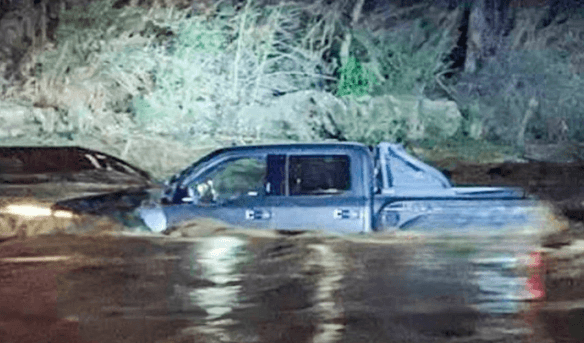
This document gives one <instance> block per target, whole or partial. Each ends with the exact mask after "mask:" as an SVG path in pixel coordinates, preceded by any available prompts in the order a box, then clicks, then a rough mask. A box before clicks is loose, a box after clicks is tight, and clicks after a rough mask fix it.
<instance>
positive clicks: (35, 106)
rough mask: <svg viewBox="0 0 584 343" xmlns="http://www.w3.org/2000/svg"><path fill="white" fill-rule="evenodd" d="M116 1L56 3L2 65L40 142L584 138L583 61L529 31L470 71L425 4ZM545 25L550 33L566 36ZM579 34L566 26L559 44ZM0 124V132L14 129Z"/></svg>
mask: <svg viewBox="0 0 584 343" xmlns="http://www.w3.org/2000/svg"><path fill="white" fill-rule="evenodd" d="M155 2H156V1H155ZM118 3H119V1H117V2H116V1H114V0H102V1H94V2H91V3H89V4H88V5H85V6H73V7H71V8H69V9H66V10H63V11H61V12H60V13H59V18H60V21H59V26H58V27H57V28H56V30H55V32H54V35H53V36H54V38H55V39H54V41H50V42H48V43H46V44H45V45H44V46H42V48H40V47H39V46H34V44H33V45H30V46H29V48H28V50H27V53H26V54H25V55H24V56H23V57H22V58H21V59H20V60H19V61H20V62H19V66H18V68H17V69H14V68H13V73H12V74H11V75H13V76H10V75H9V74H10V73H9V70H8V69H6V68H7V67H6V65H5V64H2V63H0V70H2V71H3V72H4V75H5V77H6V78H0V86H1V87H2V88H1V89H2V98H1V99H0V101H2V102H5V103H11V104H15V103H17V104H19V106H24V107H22V108H20V109H19V111H21V112H22V113H24V114H23V115H24V116H25V117H26V118H25V119H23V123H24V122H26V123H27V124H26V125H29V124H30V125H38V126H40V128H39V129H37V131H38V134H40V135H44V137H45V139H48V138H47V137H52V136H59V137H64V139H68V140H73V141H74V140H75V139H77V138H78V137H82V136H87V135H93V136H104V135H106V136H115V137H118V138H116V139H113V140H114V141H117V140H121V141H122V142H123V143H122V144H123V148H121V149H119V151H120V153H121V154H125V155H126V156H124V157H128V156H129V155H131V153H129V152H128V151H129V150H132V149H136V147H133V148H132V149H130V148H128V147H129V146H131V145H132V144H134V143H132V142H138V141H145V140H144V139H137V138H135V137H137V136H142V137H154V136H156V137H159V138H161V139H162V138H164V137H165V138H164V139H172V140H174V141H175V142H182V144H183V145H186V146H192V145H201V144H202V145H205V146H209V145H213V144H225V143H229V142H237V143H246V142H259V141H266V140H270V139H275V140H282V139H293V140H322V139H337V140H357V141H361V142H364V143H368V144H375V143H377V142H379V141H382V140H389V141H402V142H414V141H420V140H422V141H425V143H424V144H422V145H421V146H433V145H435V144H451V142H452V141H457V140H458V141H460V142H469V141H475V140H478V141H481V140H484V139H487V140H489V141H492V142H496V143H501V144H507V145H514V144H517V140H516V137H517V135H518V134H519V133H525V138H526V139H529V140H533V139H537V138H538V137H542V136H544V135H545V132H546V127H545V121H546V119H548V118H552V117H565V118H566V119H567V121H568V123H569V135H570V138H571V139H575V140H582V139H584V127H583V125H584V124H583V123H584V122H583V121H582V120H580V116H581V114H580V113H579V112H578V108H581V107H582V103H583V101H584V98H583V97H584V95H583V94H584V92H582V89H583V87H584V83H583V81H582V79H581V77H580V75H579V74H578V73H577V71H575V69H574V68H573V65H574V64H573V61H574V56H576V55H575V54H573V53H572V52H571V51H570V49H569V48H566V49H563V50H561V49H555V50H554V49H542V48H541V46H538V45H537V44H535V42H534V39H535V38H529V37H534V35H533V34H532V33H533V32H532V31H533V30H535V29H533V30H532V29H531V28H530V27H531V26H529V25H524V26H521V27H520V28H516V29H514V30H515V31H517V33H516V34H517V35H521V36H522V37H528V39H527V40H526V39H523V38H521V39H519V38H517V37H512V34H514V33H513V32H515V31H511V33H506V34H507V36H506V37H507V38H505V37H503V36H501V37H503V38H501V37H499V38H498V39H499V40H497V42H499V43H497V44H498V45H497V49H496V51H495V50H494V52H493V53H492V54H486V53H483V54H479V55H476V56H478V57H476V59H475V60H473V61H474V62H476V64H474V65H473V69H472V70H470V69H469V70H466V71H465V70H461V69H453V64H452V59H451V58H450V57H451V55H450V53H451V52H452V51H453V49H454V48H455V40H456V37H454V36H453V35H452V34H453V33H455V31H456V30H455V27H456V26H455V24H456V22H455V21H454V20H453V19H452V18H454V16H446V17H440V18H438V19H437V18H436V15H435V14H432V15H431V13H434V12H432V11H430V9H431V8H432V7H431V5H423V4H422V5H421V6H422V7H420V6H418V7H415V6H414V7H412V10H411V11H415V10H416V9H421V11H422V12H420V13H422V14H419V15H417V16H416V15H414V14H412V13H409V12H404V11H401V10H398V9H397V8H392V11H393V12H391V13H392V14H391V15H388V13H389V12H383V10H384V9H383V8H382V9H380V10H377V12H376V11H370V12H368V13H366V14H365V12H364V10H363V8H361V7H362V6H363V2H359V1H358V2H349V1H336V2H330V3H328V2H324V1H322V2H318V3H316V4H313V5H306V4H301V3H280V4H277V5H266V4H264V3H262V2H261V0H255V1H254V0H249V1H245V2H244V3H243V6H241V7H237V8H236V7H234V6H232V5H230V4H229V3H228V2H219V3H217V4H210V5H207V7H206V8H203V9H202V10H201V9H199V10H197V11H195V10H194V9H193V7H191V6H188V8H184V7H181V8H182V9H180V8H178V7H172V6H159V5H160V4H158V5H157V6H152V7H150V8H145V7H139V6H135V5H132V4H133V2H130V4H128V5H119V4H118ZM165 3H166V5H169V4H171V3H172V1H166V2H165ZM182 5H184V4H182ZM182 5H181V6H182ZM359 6H361V7H359ZM387 6H391V5H387ZM424 6H426V7H424ZM463 9H464V6H461V7H460V8H459V9H458V11H463ZM483 10H484V9H483ZM380 11H381V12H380ZM400 11H401V12H400ZM426 12H428V13H429V14H428V15H425V13H426ZM395 13H397V14H395ZM453 13H457V12H453ZM459 13H462V12H459ZM400 15H401V16H402V18H397V16H400ZM365 16H368V17H367V18H366V19H363V18H364V17H365ZM376 16H377V17H376ZM412 16H414V17H415V19H411V17H412ZM376 18H377V19H376ZM379 18H382V19H383V20H385V21H381V20H380V19H379ZM388 18H389V19H388ZM518 18H519V17H518ZM392 20H393V24H391V25H389V24H386V23H387V22H389V21H392ZM517 20H523V19H521V18H519V19H517ZM529 20H531V19H529ZM525 22H526V23H527V22H528V21H525ZM375 23H377V24H375ZM379 23H381V24H379ZM445 23H446V24H445ZM529 23H531V21H529ZM534 25H535V24H534ZM516 26H517V25H516ZM519 26H520V25H519ZM534 27H535V26H534ZM530 30H532V31H530ZM45 31H46V30H45ZM487 31H488V30H487ZM487 31H484V32H487ZM495 31H496V32H498V33H497V34H498V35H504V31H501V30H498V31H497V30H495ZM495 31H493V32H495ZM489 32H490V31H489ZM546 32H548V33H546V35H545V37H546V39H547V40H550V39H551V38H552V37H556V36H557V35H559V33H558V34H555V33H554V34H551V33H549V30H548V31H546ZM43 35H46V33H43ZM554 35H555V36H554ZM574 35H577V32H576V33H574V32H572V31H570V33H569V34H567V33H566V36H565V37H566V38H565V39H566V40H565V41H566V42H567V43H566V44H567V45H565V46H567V47H569V46H570V45H569V44H568V43H569V42H568V41H569V39H570V37H572V40H573V37H575V36H574ZM504 38H505V39H504ZM14 41H17V40H14ZM19 44H21V45H22V44H24V43H22V40H21V41H20V43H19ZM522 44H523V45H522ZM574 44H577V43H574ZM522 46H525V47H537V48H533V49H522V48H521V47H522ZM5 48H6V47H5ZM21 48H22V46H20V47H19V49H20V50H19V51H21V50H22V49H21ZM574 49H575V48H573V49H572V50H574ZM4 50H6V49H4ZM4 50H2V51H4ZM576 50H577V49H576ZM578 51H579V50H578ZM449 56H450V57H449ZM474 62H473V63H474ZM3 68H4V69H3ZM14 75H17V76H18V77H14ZM447 76H448V77H447ZM388 99H391V100H388ZM429 99H432V100H441V99H443V100H449V101H454V102H455V103H456V104H455V105H457V106H458V109H459V110H460V113H461V114H462V116H460V118H461V119H460V120H461V123H460V125H455V126H453V124H452V120H457V119H456V118H457V116H456V115H453V114H452V107H451V106H450V105H449V106H450V107H448V106H443V107H439V108H436V109H430V110H428V109H426V111H430V112H432V111H433V112H432V116H433V117H426V116H425V115H424V113H425V112H424V111H422V110H419V108H420V107H419V106H422V105H420V104H426V106H427V104H430V103H432V102H430V101H429ZM380 104H389V105H380ZM530 104H531V105H530ZM534 104H535V105H534ZM10 106H13V105H10ZM10 106H8V105H6V106H4V107H6V108H8V107H10ZM416 106H418V107H416ZM11 108H12V107H11ZM447 110H448V111H450V112H448V113H447V112H444V114H443V115H444V118H446V116H447V115H449V116H450V117H449V118H450V119H449V122H448V121H447V120H445V121H444V123H443V125H445V126H444V127H440V125H441V124H440V121H439V120H436V119H435V118H436V117H437V116H438V117H439V113H438V115H437V114H436V113H437V111H438V112H439V111H447ZM414 112H415V113H414ZM19 113H20V112H19ZM527 113H529V116H528V115H527ZM0 120H1V121H2V122H3V123H4V126H5V127H8V126H9V124H10V123H12V124H10V125H13V126H14V125H21V124H22V123H21V122H19V121H14V120H12V121H11V120H7V119H2V118H0ZM447 122H448V126H446V125H447ZM22 125H24V124H22ZM453 127H459V129H458V131H456V132H454V131H452V128H453ZM2 130H4V131H2ZM2 130H0V138H3V137H4V138H7V137H14V136H15V135H18V134H19V132H20V131H18V130H13V129H7V128H3V129H2ZM27 130H28V129H27ZM415 130H418V132H419V133H420V134H421V135H422V136H420V135H416V134H414V133H412V131H415ZM453 132H454V133H453ZM120 137H122V138H120ZM133 137H134V138H133ZM465 145H466V143H465ZM471 145H472V144H471ZM478 145H479V146H480V143H479V144H478ZM465 154H466V153H465ZM136 158H139V157H138V156H136Z"/></svg>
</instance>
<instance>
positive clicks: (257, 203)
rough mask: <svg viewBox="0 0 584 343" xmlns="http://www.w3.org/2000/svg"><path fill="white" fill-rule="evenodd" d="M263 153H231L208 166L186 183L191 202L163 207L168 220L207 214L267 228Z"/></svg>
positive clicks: (268, 208)
mask: <svg viewBox="0 0 584 343" xmlns="http://www.w3.org/2000/svg"><path fill="white" fill-rule="evenodd" d="M266 180H267V164H266V156H265V155H263V156H254V157H249V156H246V157H235V158H230V159H227V160H225V161H223V162H221V163H219V164H218V165H216V166H214V167H213V168H211V169H210V170H209V171H208V172H206V173H204V174H203V175H202V176H201V177H198V178H197V179H196V180H194V181H193V182H191V183H190V184H188V185H187V190H188V193H189V194H190V196H191V197H193V199H185V200H186V201H187V202H188V201H189V200H191V201H192V203H187V204H182V205H178V206H170V207H167V209H166V210H165V212H167V216H169V217H172V218H169V219H170V221H171V224H172V222H180V221H184V220H188V219H190V218H198V217H207V218H213V219H218V220H220V221H224V222H227V223H229V224H233V225H237V226H243V227H250V228H270V226H271V217H272V214H271V209H270V205H269V204H268V203H267V197H266V195H267V194H266Z"/></svg>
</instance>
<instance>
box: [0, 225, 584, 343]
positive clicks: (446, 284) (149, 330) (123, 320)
mask: <svg viewBox="0 0 584 343" xmlns="http://www.w3.org/2000/svg"><path fill="white" fill-rule="evenodd" d="M192 232H195V234H191V235H189V236H188V237H184V235H182V236H181V235H174V236H170V237H168V236H165V237H162V236H157V235H152V234H145V233H140V232H129V233H128V232H125V233H124V232H117V233H107V234H84V235H80V234H64V233H56V234H55V233H53V234H48V235H42V236H35V237H28V238H20V239H18V238H15V239H10V240H6V241H4V242H2V243H0V280H1V282H0V294H1V297H0V309H1V310H0V341H1V342H10V343H12V342H14V343H21V342H323V343H325V342H556V341H557V342H578V341H581V339H582V338H583V337H584V336H582V333H583V330H582V329H581V323H582V321H581V320H582V318H581V317H578V313H579V312H578V306H577V305H575V302H574V301H568V302H566V301H564V302H562V301H559V300H561V299H560V298H561V297H563V296H564V295H566V294H568V293H569V292H568V290H569V289H578V288H579V286H578V285H579V284H578V283H576V284H571V285H570V284H562V283H561V282H562V281H561V280H560V279H558V278H556V279H553V280H552V279H550V280H551V281H550V280H546V278H545V275H538V274H537V273H538V271H537V270H536V269H537V268H540V267H541V265H539V267H538V266H537V265H535V267H533V268H532V267H529V265H532V266H534V264H533V263H531V264H530V262H529V259H530V258H531V259H533V258H534V256H533V255H530V253H531V251H532V249H533V245H532V242H530V240H529V239H528V238H526V237H525V236H521V235H516V236H513V237H511V236H509V237H501V236H499V237H466V238H460V237H440V238H429V237H425V236H422V235H413V234H411V235H406V234H403V235H385V236H383V235H358V236H331V235H325V234H322V233H304V234H299V235H283V234H278V233H275V232H271V231H253V230H250V231H238V230H231V229H216V228H214V229H209V230H205V227H203V226H199V227H198V228H195V229H194V231H193V230H191V233H192ZM197 232H199V233H200V234H199V235H197V234H196V233H197ZM571 247H572V248H573V249H574V246H573V245H572V246H571ZM536 257H537V256H536ZM526 259H527V260H526ZM526 261H527V262H526ZM525 266H528V267H525ZM554 266H555V267H554V268H556V269H557V268H564V270H566V268H567V267H565V266H564V267H562V266H560V265H559V264H557V263H556V264H555V265H554ZM534 268H535V269H534ZM574 273H576V274H577V273H579V272H578V271H573V272H572V275H575V274H574ZM558 280H560V281H558ZM552 281H553V282H560V284H558V285H559V286H558V285H556V286H558V287H564V288H563V289H562V290H561V293H562V294H561V295H558V294H555V293H554V291H553V290H551V291H548V290H547V288H549V285H546V283H548V284H549V282H552ZM576 282H579V281H576ZM570 287H571V288H570ZM550 292H551V294H549V293H550ZM575 292H576V293H573V294H572V295H571V296H572V297H573V298H577V297H580V295H579V294H577V291H575ZM550 297H551V298H554V297H555V298H554V300H557V301H554V302H553V303H552V302H549V301H548V300H549V299H550ZM564 299H566V298H564ZM554 306H555V307H554ZM583 308H584V307H583ZM580 311H581V310H580ZM578 320H580V322H578ZM558 325H564V326H563V327H558ZM554 330H555V331H554Z"/></svg>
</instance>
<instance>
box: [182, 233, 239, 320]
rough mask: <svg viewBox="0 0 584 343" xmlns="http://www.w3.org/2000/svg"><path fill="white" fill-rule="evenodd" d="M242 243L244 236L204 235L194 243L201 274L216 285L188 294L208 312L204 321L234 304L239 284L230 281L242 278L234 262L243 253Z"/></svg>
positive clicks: (225, 310)
mask: <svg viewBox="0 0 584 343" xmlns="http://www.w3.org/2000/svg"><path fill="white" fill-rule="evenodd" d="M245 244H246V242H245V241H244V240H243V239H240V238H237V237H229V236H218V237H209V238H204V239H202V240H201V241H200V242H198V243H196V244H195V249H196V250H195V251H196V252H197V253H198V254H197V255H198V258H197V263H199V264H200V265H201V267H202V275H201V277H203V278H205V279H207V280H209V281H211V282H213V283H214V284H215V285H214V286H210V287H205V288H197V289H194V290H193V291H191V293H190V294H191V297H192V300H193V302H194V303H195V304H198V305H199V306H200V307H202V308H203V309H205V311H207V313H208V316H207V320H214V319H217V318H219V317H221V316H223V315H225V314H227V313H229V312H230V311H231V309H232V308H233V306H235V305H236V304H237V298H238V293H239V291H240V288H241V286H239V285H230V283H233V282H237V281H240V279H241V275H239V274H238V273H237V265H238V264H240V263H241V261H242V258H243V256H244V252H243V249H244V247H245Z"/></svg>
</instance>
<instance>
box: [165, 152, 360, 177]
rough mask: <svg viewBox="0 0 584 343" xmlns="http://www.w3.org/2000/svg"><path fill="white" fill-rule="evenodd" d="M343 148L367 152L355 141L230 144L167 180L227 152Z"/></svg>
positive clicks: (182, 174) (182, 175) (183, 174)
mask: <svg viewBox="0 0 584 343" xmlns="http://www.w3.org/2000/svg"><path fill="white" fill-rule="evenodd" d="M335 148H337V149H343V150H355V151H357V150H360V151H367V152H369V151H370V150H369V147H368V146H367V145H365V144H361V143H356V142H321V143H275V144H259V145H241V146H231V147H225V148H220V149H217V150H214V151H213V152H211V153H209V154H208V155H205V156H203V157H202V158H201V159H199V160H197V161H196V162H195V163H193V164H191V165H190V166H189V167H188V168H186V169H184V170H183V171H181V172H180V173H179V174H176V175H174V176H173V177H171V179H170V180H169V182H171V183H173V182H176V181H179V180H181V179H182V178H183V177H184V176H185V175H186V174H188V173H190V172H191V171H192V170H193V169H194V168H196V167H197V166H198V165H200V164H201V163H204V162H206V161H209V160H210V159H212V158H214V157H215V156H217V155H219V154H223V153H226V152H227V153H228V152H239V153H241V152H246V151H249V152H256V153H257V152H261V151H273V152H274V153H278V152H281V153H285V152H287V151H290V150H304V149H306V150H310V151H311V152H318V151H319V150H322V151H326V150H330V149H335Z"/></svg>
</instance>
